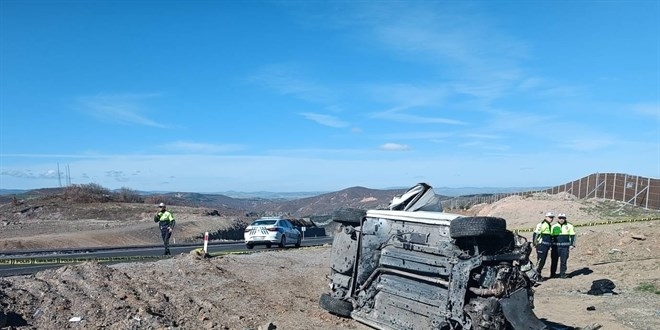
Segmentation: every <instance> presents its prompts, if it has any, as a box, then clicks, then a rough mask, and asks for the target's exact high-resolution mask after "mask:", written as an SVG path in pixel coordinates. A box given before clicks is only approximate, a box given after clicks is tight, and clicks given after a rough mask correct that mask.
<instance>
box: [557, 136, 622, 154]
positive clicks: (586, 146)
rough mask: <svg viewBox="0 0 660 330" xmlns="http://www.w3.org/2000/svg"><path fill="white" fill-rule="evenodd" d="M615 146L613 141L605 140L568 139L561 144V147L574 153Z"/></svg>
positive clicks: (602, 138)
mask: <svg viewBox="0 0 660 330" xmlns="http://www.w3.org/2000/svg"><path fill="white" fill-rule="evenodd" d="M614 144H615V141H613V140H611V139H609V138H606V137H601V138H598V137H596V138H578V139H570V140H567V141H564V142H563V143H561V146H562V147H564V148H567V149H571V150H576V151H593V150H599V149H604V148H607V147H610V146H612V145H614Z"/></svg>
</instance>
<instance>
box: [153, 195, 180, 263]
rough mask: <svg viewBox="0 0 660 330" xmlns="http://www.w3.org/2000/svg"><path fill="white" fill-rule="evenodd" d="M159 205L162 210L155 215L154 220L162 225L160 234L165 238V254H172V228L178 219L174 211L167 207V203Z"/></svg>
mask: <svg viewBox="0 0 660 330" xmlns="http://www.w3.org/2000/svg"><path fill="white" fill-rule="evenodd" d="M158 206H159V207H160V211H159V212H158V213H156V215H154V222H157V223H158V227H160V236H161V237H162V238H163V245H164V246H165V255H170V254H171V253H170V237H172V230H173V229H174V225H175V224H176V221H175V220H174V215H172V212H170V211H167V210H166V209H165V203H160V204H159V205H158Z"/></svg>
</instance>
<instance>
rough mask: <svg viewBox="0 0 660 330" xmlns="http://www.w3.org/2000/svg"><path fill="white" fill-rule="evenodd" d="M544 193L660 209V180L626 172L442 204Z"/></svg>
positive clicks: (462, 206)
mask: <svg viewBox="0 0 660 330" xmlns="http://www.w3.org/2000/svg"><path fill="white" fill-rule="evenodd" d="M541 192H545V193H548V194H553V195H554V194H558V193H561V192H566V193H569V194H571V195H574V196H575V197H577V198H580V199H586V198H603V199H610V200H614V201H620V202H624V203H627V204H630V205H634V206H639V207H643V208H645V209H654V210H660V179H653V178H647V177H642V176H638V175H629V174H622V173H594V174H591V175H588V176H585V177H583V178H580V179H578V180H575V181H571V182H568V183H565V184H562V185H558V186H554V187H551V188H548V189H544V190H535V191H522V192H515V193H498V194H480V195H469V196H459V197H454V198H451V199H447V200H444V201H442V206H443V208H445V209H467V208H469V207H471V206H472V205H476V204H481V203H494V202H496V201H498V200H500V199H502V198H506V197H509V196H514V195H516V196H530V195H531V194H534V193H541Z"/></svg>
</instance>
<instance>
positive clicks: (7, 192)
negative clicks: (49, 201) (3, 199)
mask: <svg viewBox="0 0 660 330" xmlns="http://www.w3.org/2000/svg"><path fill="white" fill-rule="evenodd" d="M26 191H27V190H20V189H0V196H4V195H16V194H22V193H24V192H26Z"/></svg>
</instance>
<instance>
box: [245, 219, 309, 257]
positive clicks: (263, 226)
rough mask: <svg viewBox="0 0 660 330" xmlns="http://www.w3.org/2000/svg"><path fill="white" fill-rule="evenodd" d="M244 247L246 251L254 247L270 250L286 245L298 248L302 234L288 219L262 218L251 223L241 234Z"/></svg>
mask: <svg viewBox="0 0 660 330" xmlns="http://www.w3.org/2000/svg"><path fill="white" fill-rule="evenodd" d="M243 236H244V238H245V246H246V247H247V248H248V249H251V248H253V247H254V246H255V245H265V246H266V247H267V248H270V247H271V246H272V245H273V244H277V245H278V246H279V247H281V248H283V247H284V246H286V245H287V244H295V246H296V247H300V243H301V242H302V234H301V233H300V231H299V230H298V229H296V228H295V227H294V226H293V224H291V221H289V219H285V218H281V217H263V218H260V219H257V220H255V221H254V222H252V223H251V224H250V225H249V226H247V228H245V233H244V234H243Z"/></svg>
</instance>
